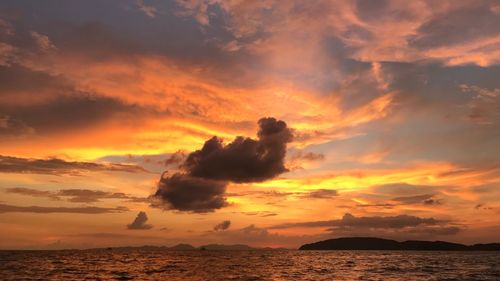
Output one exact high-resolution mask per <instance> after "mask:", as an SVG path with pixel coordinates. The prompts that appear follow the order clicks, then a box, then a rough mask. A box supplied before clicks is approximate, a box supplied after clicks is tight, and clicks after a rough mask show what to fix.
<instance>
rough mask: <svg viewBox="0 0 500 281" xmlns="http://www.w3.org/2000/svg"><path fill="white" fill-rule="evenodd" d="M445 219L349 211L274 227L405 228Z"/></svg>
mask: <svg viewBox="0 0 500 281" xmlns="http://www.w3.org/2000/svg"><path fill="white" fill-rule="evenodd" d="M444 222H446V221H442V220H438V219H434V218H420V217H416V216H410V215H398V216H387V217H379V216H373V217H356V216H353V215H351V214H349V213H347V214H345V215H344V216H343V217H342V218H341V219H338V220H328V221H311V222H299V223H285V224H279V225H275V226H273V227H272V228H274V229H285V228H295V227H329V228H330V229H332V230H333V229H336V228H382V229H384V228H385V229H387V228H393V229H398V228H405V227H416V226H419V225H437V224H440V223H444Z"/></svg>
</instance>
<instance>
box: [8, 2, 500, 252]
mask: <svg viewBox="0 0 500 281" xmlns="http://www.w3.org/2000/svg"><path fill="white" fill-rule="evenodd" d="M499 65H500V3H499V2H498V1H480V0H473V1H468V0H460V1H411V2H408V1H389V0H370V1H368V0H364V1H322V0H315V1H295V0H290V1H277V0H276V1H273V0H263V1H242V0H228V1H222V0H178V1H155V0H143V1H141V0H137V1H133V0H121V1H117V0H110V1H95V0H89V1H63V0H59V1H56V0H46V1H16V0H4V1H1V3H0V229H2V231H0V249H61V248H92V247H108V246H129V245H130V246H140V245H166V246H172V245H175V244H178V243H190V244H193V245H195V246H198V245H203V244H210V243H219V244H235V243H239V244H248V245H251V246H256V247H267V246H269V247H287V248H296V247H298V246H300V245H301V244H303V243H308V242H313V241H318V240H323V239H329V238H335V237H345V236H373V237H384V238H392V239H397V240H408V239H421V240H445V241H452V242H460V243H467V244H470V243H484V242H500V239H499V237H498V233H499V231H500V80H499V77H500V67H499Z"/></svg>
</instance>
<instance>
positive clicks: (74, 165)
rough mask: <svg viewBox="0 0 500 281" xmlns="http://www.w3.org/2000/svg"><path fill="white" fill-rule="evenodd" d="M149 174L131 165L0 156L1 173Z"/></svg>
mask: <svg viewBox="0 0 500 281" xmlns="http://www.w3.org/2000/svg"><path fill="white" fill-rule="evenodd" d="M96 171H101V172H103V171H106V172H128V173H139V172H147V171H146V170H145V169H144V168H142V167H140V166H137V165H129V164H115V163H109V164H101V163H93V162H77V161H66V160H63V159H59V158H49V159H32V158H20V157H13V156H3V155H0V173H20V174H46V175H60V174H69V175H77V174H80V173H82V172H96Z"/></svg>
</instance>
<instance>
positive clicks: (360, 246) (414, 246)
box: [299, 237, 500, 251]
mask: <svg viewBox="0 0 500 281" xmlns="http://www.w3.org/2000/svg"><path fill="white" fill-rule="evenodd" d="M299 250H404V251H500V243H490V244H475V245H472V246H467V245H462V244H457V243H450V242H445V241H416V240H409V241H404V242H398V241H395V240H390V239H382V238H375V237H344V238H336V239H329V240H324V241H319V242H315V243H311V244H305V245H302V246H301V247H300V248H299Z"/></svg>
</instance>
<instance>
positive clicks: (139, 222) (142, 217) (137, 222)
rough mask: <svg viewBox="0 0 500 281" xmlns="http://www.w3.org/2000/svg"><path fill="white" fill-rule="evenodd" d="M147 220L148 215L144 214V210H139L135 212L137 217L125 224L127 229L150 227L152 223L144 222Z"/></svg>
mask: <svg viewBox="0 0 500 281" xmlns="http://www.w3.org/2000/svg"><path fill="white" fill-rule="evenodd" d="M147 221H148V216H147V215H146V212H142V211H141V212H139V213H138V214H137V217H136V218H135V219H134V221H133V222H132V223H131V224H128V225H127V228H128V229H151V228H152V227H153V225H151V224H147V223H146V222H147Z"/></svg>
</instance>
